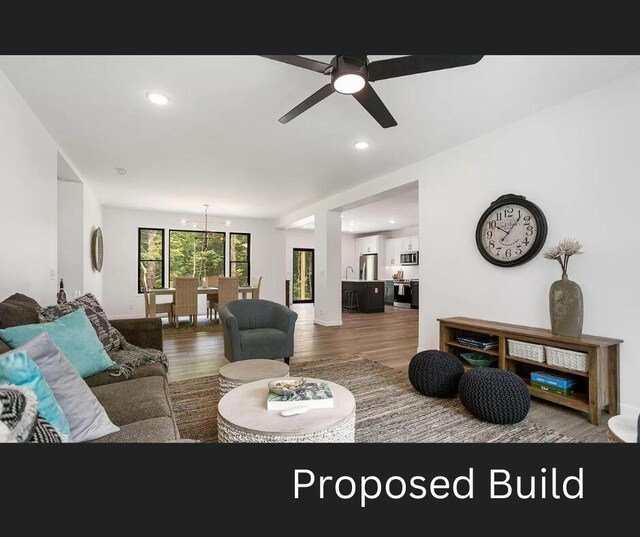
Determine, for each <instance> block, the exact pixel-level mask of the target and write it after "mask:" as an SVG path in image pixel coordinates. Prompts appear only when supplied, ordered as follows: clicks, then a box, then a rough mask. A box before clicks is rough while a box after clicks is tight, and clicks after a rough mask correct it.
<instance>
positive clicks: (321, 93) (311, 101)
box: [278, 84, 335, 124]
mask: <svg viewBox="0 0 640 537" xmlns="http://www.w3.org/2000/svg"><path fill="white" fill-rule="evenodd" d="M334 91H335V90H334V89H333V86H332V85H331V84H327V85H326V86H322V87H321V88H320V89H319V90H318V91H316V92H315V93H314V94H313V95H311V97H308V98H307V99H305V100H304V101H302V102H301V103H300V104H299V105H298V106H296V107H295V108H294V109H293V110H291V111H289V112H287V113H286V114H285V115H284V116H282V117H281V118H280V119H279V120H278V121H279V122H280V123H282V124H284V123H289V121H291V120H292V119H293V118H295V117H298V116H299V115H300V114H302V112H305V111H307V110H309V108H311V107H312V106H313V105H315V104H318V103H319V102H320V101H321V100H322V99H326V98H327V97H329V95H331V94H332V93H333V92H334Z"/></svg>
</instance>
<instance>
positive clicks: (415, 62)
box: [261, 54, 482, 129]
mask: <svg viewBox="0 0 640 537" xmlns="http://www.w3.org/2000/svg"><path fill="white" fill-rule="evenodd" d="M261 56H262V57H263V58H269V59H271V60H276V61H279V62H283V63H288V64H289V65H295V66H296V67H302V68H303V69H309V70H310V71H315V72H317V73H321V74H323V75H330V76H331V82H330V83H328V84H326V85H325V86H323V87H321V88H320V89H319V90H318V91H316V92H315V93H314V94H313V95H311V97H308V98H307V99H305V100H304V101H302V102H301V103H300V104H299V105H298V106H296V107H295V108H293V109H292V110H291V111H289V112H287V113H286V114H285V115H284V116H282V117H281V118H280V119H279V120H278V121H280V123H289V121H291V120H292V119H293V118H295V117H297V116H299V115H300V114H302V112H304V111H306V110H309V108H311V107H312V106H313V105H315V104H318V103H319V102H320V101H322V99H326V98H327V97H328V96H329V95H331V94H332V93H333V92H334V91H337V92H338V93H343V94H345V95H353V96H354V97H355V98H356V100H357V101H358V102H359V103H360V104H361V105H362V106H364V108H365V109H366V111H367V112H369V114H371V115H372V116H373V118H374V119H375V120H376V121H377V122H378V123H380V126H382V127H383V128H385V129H386V128H389V127H395V126H396V125H397V124H398V123H397V121H396V120H395V119H393V116H392V115H391V113H390V112H389V110H388V109H387V107H386V106H385V105H384V103H383V102H382V100H381V99H380V97H378V94H377V93H376V92H375V91H374V90H373V88H372V87H371V84H370V82H375V81H376V80H384V79H385V78H396V77H399V76H406V75H415V74H417V73H426V72H428V71H438V70H440V69H451V68H452V67H461V66H463V65H473V64H474V63H478V62H479V61H480V60H481V59H482V55H455V56H447V55H426V56H424V55H423V56H401V57H399V58H391V59H388V60H378V61H375V62H371V63H369V60H368V59H367V56H366V55H364V54H360V55H357V54H351V55H343V56H335V57H334V58H333V59H332V60H331V63H324V62H320V61H317V60H312V59H310V58H305V57H303V56H293V55H266V54H261Z"/></svg>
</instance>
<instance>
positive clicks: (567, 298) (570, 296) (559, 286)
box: [549, 273, 584, 338]
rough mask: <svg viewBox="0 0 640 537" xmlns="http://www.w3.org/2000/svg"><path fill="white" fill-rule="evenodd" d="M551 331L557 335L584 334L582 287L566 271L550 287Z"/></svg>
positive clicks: (572, 335) (576, 336)
mask: <svg viewBox="0 0 640 537" xmlns="http://www.w3.org/2000/svg"><path fill="white" fill-rule="evenodd" d="M549 312H550V314H551V331H552V332H553V333H554V334H555V335H556V336H566V337H574V338H579V337H580V336H581V335H582V320H583V314H584V304H583V299H582V289H580V286H579V285H578V284H577V283H576V282H573V281H571V280H570V279H569V276H568V275H567V274H566V273H564V274H562V279H560V280H558V281H555V282H553V283H552V284H551V289H549Z"/></svg>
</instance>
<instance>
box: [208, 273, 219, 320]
mask: <svg viewBox="0 0 640 537" xmlns="http://www.w3.org/2000/svg"><path fill="white" fill-rule="evenodd" d="M219 279H220V276H209V277H208V278H206V286H207V287H217V285H218V281H219ZM217 299H218V291H212V292H211V293H207V319H211V318H212V317H213V303H214V302H215V301H216V300H217Z"/></svg>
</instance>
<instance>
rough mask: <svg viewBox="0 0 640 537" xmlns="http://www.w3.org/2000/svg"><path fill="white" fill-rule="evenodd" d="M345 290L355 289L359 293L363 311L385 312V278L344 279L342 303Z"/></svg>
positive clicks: (360, 307) (359, 303) (360, 308)
mask: <svg viewBox="0 0 640 537" xmlns="http://www.w3.org/2000/svg"><path fill="white" fill-rule="evenodd" d="M345 291H355V292H356V294H357V295H358V305H359V308H358V310H356V311H360V312H361V313H384V280H342V303H343V304H344V301H345Z"/></svg>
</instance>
